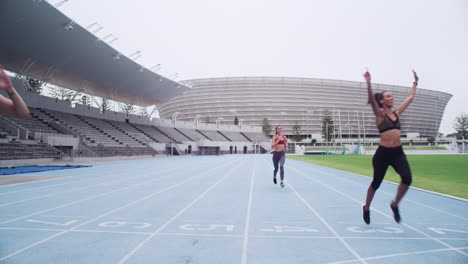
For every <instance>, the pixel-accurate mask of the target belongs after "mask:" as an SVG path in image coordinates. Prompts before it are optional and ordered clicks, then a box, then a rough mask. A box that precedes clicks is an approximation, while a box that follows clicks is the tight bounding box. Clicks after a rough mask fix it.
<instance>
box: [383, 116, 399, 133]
mask: <svg viewBox="0 0 468 264" xmlns="http://www.w3.org/2000/svg"><path fill="white" fill-rule="evenodd" d="M393 114H394V115H395V116H396V118H397V119H396V120H395V121H393V120H392V119H391V118H390V117H389V116H388V115H387V114H385V117H384V120H383V121H382V123H380V124H379V126H378V127H377V128H378V129H379V132H380V133H383V132H385V131H388V130H392V129H398V130H400V129H401V123H400V118H399V117H398V115H397V114H396V113H395V112H393Z"/></svg>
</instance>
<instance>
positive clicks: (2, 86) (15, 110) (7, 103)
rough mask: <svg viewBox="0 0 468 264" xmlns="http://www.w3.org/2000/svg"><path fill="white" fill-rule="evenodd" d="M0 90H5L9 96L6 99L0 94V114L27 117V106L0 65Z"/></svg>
mask: <svg viewBox="0 0 468 264" xmlns="http://www.w3.org/2000/svg"><path fill="white" fill-rule="evenodd" d="M0 90H5V91H6V92H7V93H8V96H10V99H7V98H5V97H4V96H2V95H1V94H0V114H5V115H10V116H14V117H21V118H27V117H29V110H28V107H27V106H26V104H25V103H24V101H23V99H22V98H21V96H20V95H19V94H18V93H17V92H16V90H15V88H14V87H13V84H12V83H11V80H10V77H8V75H7V74H6V73H5V72H4V71H3V67H2V66H0Z"/></svg>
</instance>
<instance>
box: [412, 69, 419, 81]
mask: <svg viewBox="0 0 468 264" xmlns="http://www.w3.org/2000/svg"><path fill="white" fill-rule="evenodd" d="M413 76H414V82H415V83H417V82H418V81H419V77H418V74H417V73H416V72H415V71H414V70H413Z"/></svg>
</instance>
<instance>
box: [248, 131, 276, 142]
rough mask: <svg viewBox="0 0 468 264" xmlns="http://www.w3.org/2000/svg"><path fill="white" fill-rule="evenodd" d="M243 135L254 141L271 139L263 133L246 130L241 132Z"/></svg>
mask: <svg viewBox="0 0 468 264" xmlns="http://www.w3.org/2000/svg"><path fill="white" fill-rule="evenodd" d="M241 134H243V135H244V136H245V137H247V138H248V139H250V141H256V142H268V141H271V139H270V138H268V137H267V136H265V134H263V133H248V132H242V133H241Z"/></svg>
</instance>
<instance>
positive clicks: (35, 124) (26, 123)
mask: <svg viewBox="0 0 468 264" xmlns="http://www.w3.org/2000/svg"><path fill="white" fill-rule="evenodd" d="M30 112H31V117H30V118H16V117H11V116H3V117H4V118H6V119H8V120H10V121H11V122H13V123H15V124H17V125H19V126H21V127H23V128H25V129H27V130H29V131H30V132H43V133H59V134H60V132H59V131H57V130H56V129H55V128H53V127H52V126H50V125H49V124H48V123H47V122H49V121H51V120H50V119H41V118H40V116H38V115H37V113H38V110H37V109H35V108H31V109H30Z"/></svg>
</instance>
